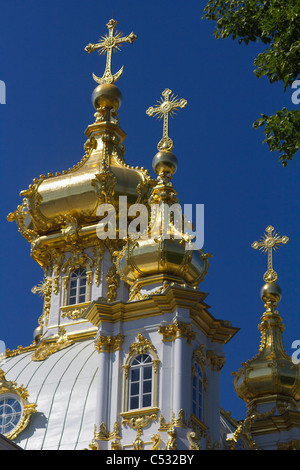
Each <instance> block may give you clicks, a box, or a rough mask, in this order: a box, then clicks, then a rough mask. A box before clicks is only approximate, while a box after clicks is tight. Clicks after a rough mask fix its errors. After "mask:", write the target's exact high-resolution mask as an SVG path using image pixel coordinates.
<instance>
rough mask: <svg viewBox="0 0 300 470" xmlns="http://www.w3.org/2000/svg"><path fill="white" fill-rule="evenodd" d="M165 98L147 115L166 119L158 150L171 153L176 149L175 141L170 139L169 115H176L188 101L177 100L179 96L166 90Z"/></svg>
mask: <svg viewBox="0 0 300 470" xmlns="http://www.w3.org/2000/svg"><path fill="white" fill-rule="evenodd" d="M162 96H163V98H161V101H158V102H157V103H158V105H157V106H155V107H153V106H150V108H148V109H147V111H146V114H147V115H148V116H157V117H158V118H159V119H162V118H164V122H163V137H162V139H161V140H160V141H159V143H158V145H157V148H158V150H165V151H171V150H172V149H173V147H174V143H173V140H172V139H170V137H169V115H170V116H172V114H175V112H176V110H177V109H178V108H185V107H186V105H187V101H186V100H185V99H183V98H182V99H180V100H178V99H177V96H174V95H173V94H172V90H169V88H166V89H165V90H164V91H163V92H162Z"/></svg>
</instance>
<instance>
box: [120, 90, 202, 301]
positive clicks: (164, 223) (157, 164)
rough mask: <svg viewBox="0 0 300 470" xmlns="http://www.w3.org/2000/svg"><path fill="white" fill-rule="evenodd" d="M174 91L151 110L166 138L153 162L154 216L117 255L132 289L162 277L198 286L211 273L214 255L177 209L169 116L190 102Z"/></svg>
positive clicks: (151, 207)
mask: <svg viewBox="0 0 300 470" xmlns="http://www.w3.org/2000/svg"><path fill="white" fill-rule="evenodd" d="M171 93H172V92H171V90H169V89H166V90H165V91H164V92H163V97H164V100H162V101H161V103H160V104H159V106H158V107H156V108H149V109H148V110H147V114H148V115H150V116H152V115H154V114H158V115H161V117H163V118H164V127H163V138H162V139H161V141H160V142H159V144H158V150H159V151H158V153H157V154H156V155H155V156H154V158H153V161H152V167H153V170H154V171H155V173H156V174H157V180H156V184H155V186H154V187H152V190H151V194H150V197H149V199H148V207H149V208H150V211H151V215H150V216H149V221H148V224H147V226H146V227H145V230H144V232H143V233H141V236H140V237H139V238H136V239H134V238H130V237H129V238H128V240H127V244H126V246H125V247H124V248H123V250H122V251H121V252H120V253H119V254H118V256H117V261H116V263H117V267H118V271H119V273H120V275H121V278H122V279H123V280H125V281H126V282H127V283H128V284H129V285H131V286H133V287H132V288H131V292H134V290H135V286H137V285H141V284H143V281H144V283H145V284H147V283H148V284H151V281H152V282H153V283H154V282H155V279H159V278H160V279H164V280H166V281H168V280H173V281H174V282H179V283H181V284H185V283H186V284H188V285H189V286H191V287H196V286H197V285H198V284H199V283H200V282H201V281H202V280H203V279H204V277H205V276H206V274H207V272H208V266H209V263H208V257H209V256H211V255H209V254H204V253H203V251H202V249H200V250H199V249H196V246H195V245H194V244H193V243H192V242H191V237H190V236H189V235H188V234H187V233H185V232H184V231H183V228H184V223H183V222H184V215H183V214H182V212H181V210H180V209H179V210H178V212H176V208H177V209H178V208H179V207H180V205H179V200H178V198H177V193H176V191H175V189H174V187H173V184H172V181H171V180H172V177H173V175H174V173H175V172H176V170H177V158H176V156H175V155H174V153H173V152H172V150H173V141H172V140H171V139H170V138H169V136H168V121H167V119H168V115H169V114H171V113H172V112H173V111H174V110H175V109H176V108H178V107H180V108H183V107H185V105H186V103H187V102H186V101H185V100H183V99H182V100H180V101H178V100H176V98H174V97H173V95H172V96H171ZM170 96H171V98H170ZM175 206H176V207H175ZM166 207H167V210H166ZM168 208H169V209H170V211H168ZM174 208H175V211H174Z"/></svg>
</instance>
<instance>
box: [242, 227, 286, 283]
mask: <svg viewBox="0 0 300 470" xmlns="http://www.w3.org/2000/svg"><path fill="white" fill-rule="evenodd" d="M265 231H266V233H264V235H263V236H262V238H261V239H260V241H258V242H257V241H255V242H253V243H252V245H251V246H252V248H254V249H255V250H257V249H260V250H261V251H263V252H264V253H265V252H266V251H267V252H268V269H267V271H266V272H265V274H264V277H263V279H264V281H265V282H268V283H275V282H276V281H277V279H278V275H277V273H276V271H274V269H273V250H274V251H276V250H278V247H279V245H282V244H286V243H287V242H288V241H289V238H288V237H287V236H285V235H284V236H283V237H280V236H279V235H278V233H276V232H275V229H274V227H272V225H269V226H268V227H267V228H266V230H265Z"/></svg>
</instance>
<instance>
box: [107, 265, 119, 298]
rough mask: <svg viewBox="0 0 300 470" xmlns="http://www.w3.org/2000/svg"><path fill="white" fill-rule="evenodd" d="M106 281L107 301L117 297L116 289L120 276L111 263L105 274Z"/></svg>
mask: <svg viewBox="0 0 300 470" xmlns="http://www.w3.org/2000/svg"><path fill="white" fill-rule="evenodd" d="M106 282H107V302H109V303H110V302H114V301H115V300H116V297H117V290H118V287H119V285H120V276H119V274H118V271H117V268H116V266H115V265H112V266H111V267H110V268H109V270H108V272H107V275H106Z"/></svg>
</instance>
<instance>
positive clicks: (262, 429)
mask: <svg viewBox="0 0 300 470" xmlns="http://www.w3.org/2000/svg"><path fill="white" fill-rule="evenodd" d="M292 428H300V411H294V410H287V411H285V412H284V413H283V414H281V415H277V416H269V417H267V418H265V419H255V420H254V422H253V423H252V424H251V434H252V435H253V437H255V436H259V435H265V434H273V433H278V432H286V431H289V430H290V429H292Z"/></svg>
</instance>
